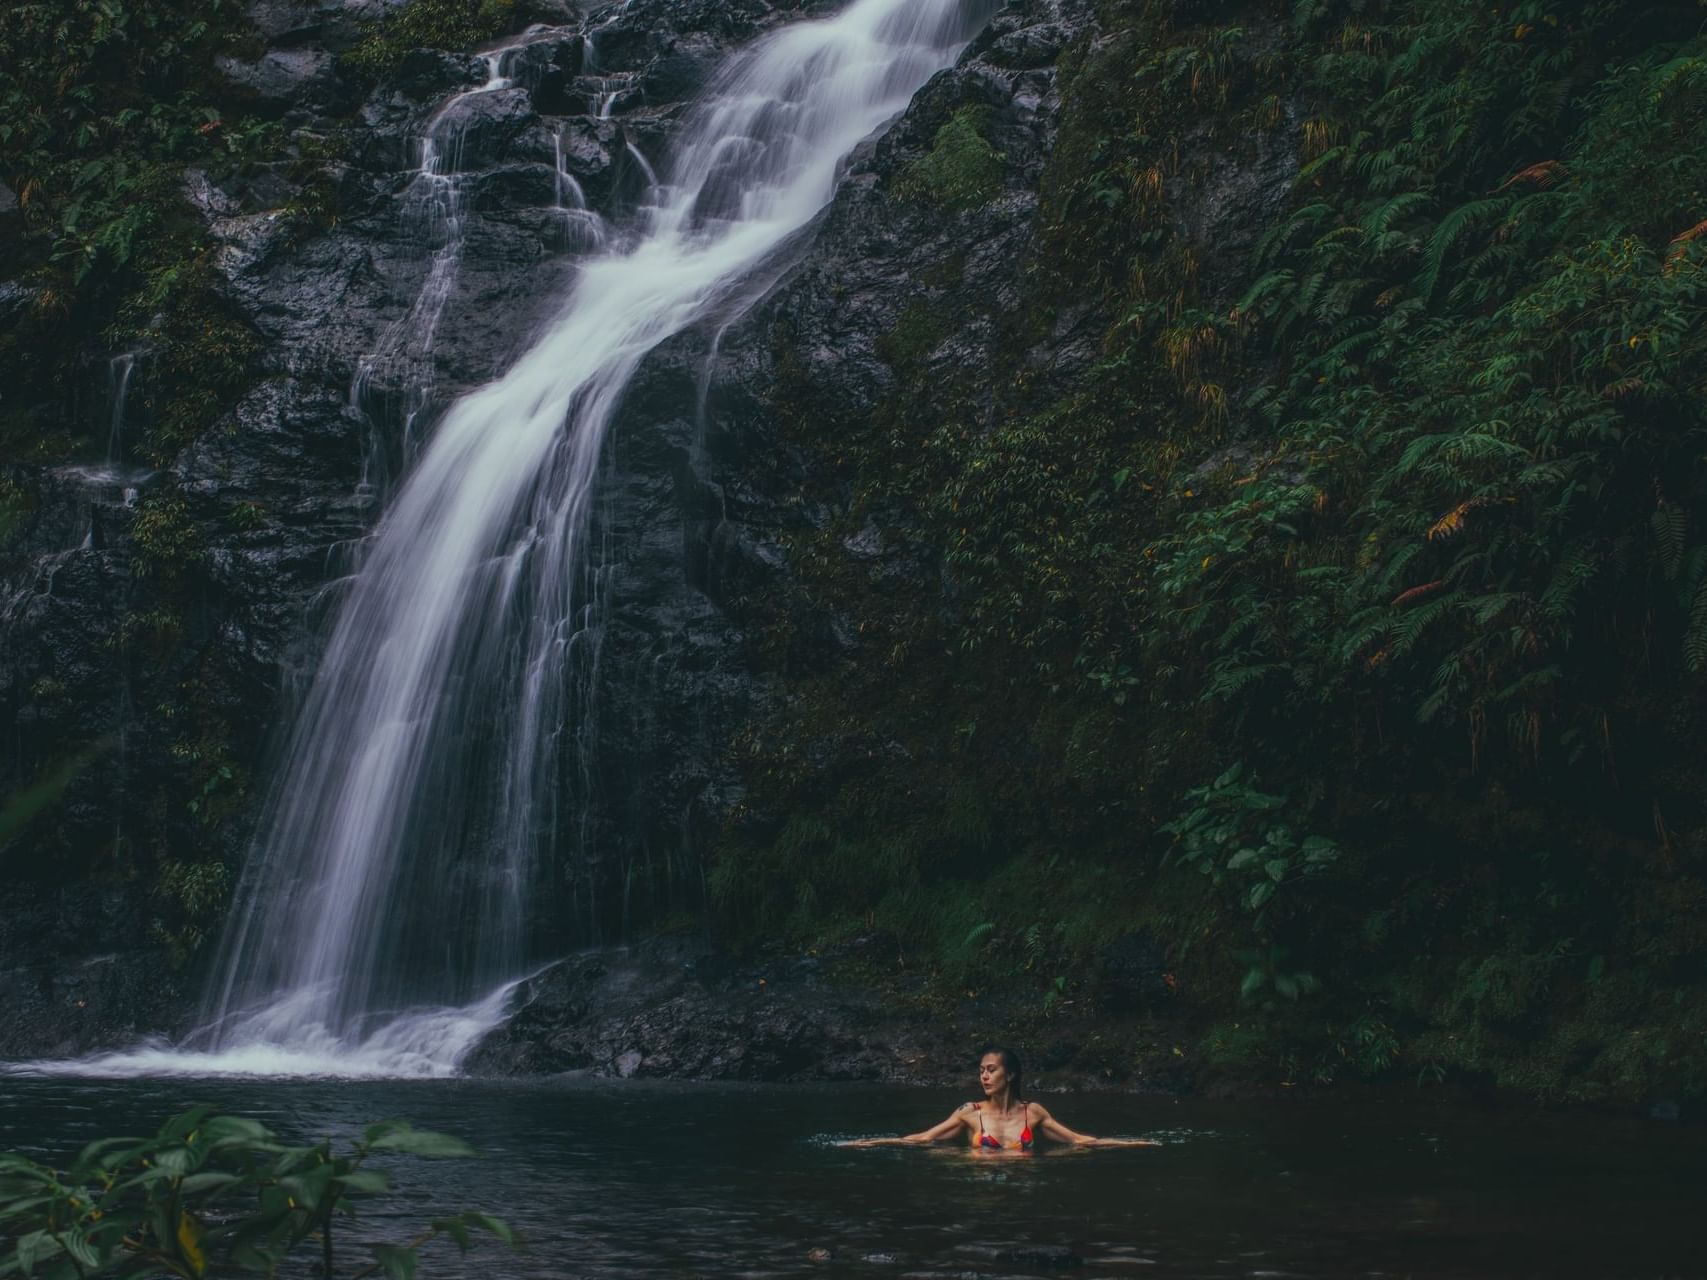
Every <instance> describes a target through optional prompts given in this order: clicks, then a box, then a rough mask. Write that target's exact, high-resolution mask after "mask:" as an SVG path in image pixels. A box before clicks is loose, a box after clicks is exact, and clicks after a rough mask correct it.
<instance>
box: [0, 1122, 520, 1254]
mask: <svg viewBox="0 0 1707 1280" xmlns="http://www.w3.org/2000/svg"><path fill="white" fill-rule="evenodd" d="M473 1154H474V1152H473V1150H472V1149H471V1148H470V1147H469V1146H468V1145H467V1144H466V1143H464V1142H463V1141H461V1140H460V1139H458V1138H453V1137H450V1136H448V1135H446V1134H442V1133H430V1132H428V1131H426V1130H424V1129H415V1128H412V1127H411V1126H410V1125H409V1124H407V1123H406V1122H404V1121H398V1120H392V1121H386V1122H384V1123H381V1124H375V1125H369V1126H368V1128H367V1129H366V1130H364V1131H363V1133H362V1136H361V1138H360V1139H358V1140H357V1141H355V1142H354V1143H352V1144H351V1146H350V1148H349V1150H348V1151H347V1152H344V1153H339V1152H337V1151H334V1149H333V1146H332V1144H331V1143H330V1142H320V1143H316V1144H313V1145H310V1146H292V1145H289V1144H287V1143H285V1142H283V1141H281V1140H280V1139H279V1137H278V1135H276V1134H274V1133H273V1132H272V1131H271V1130H269V1129H268V1128H267V1127H266V1126H265V1125H262V1124H260V1123H258V1122H257V1121H254V1120H249V1119H246V1118H243V1117H240V1116H225V1115H213V1114H210V1112H209V1111H208V1109H207V1108H205V1107H199V1108H196V1109H194V1110H191V1111H186V1112H184V1113H183V1114H182V1115H179V1116H176V1117H174V1118H173V1119H171V1120H169V1121H167V1122H166V1124H165V1125H164V1126H162V1127H161V1129H160V1131H159V1133H157V1134H155V1135H154V1136H153V1137H151V1138H122V1137H115V1138H105V1139H102V1140H100V1141H98V1142H93V1143H90V1144H89V1145H88V1146H86V1147H85V1148H84V1149H83V1151H82V1152H81V1153H80V1154H79V1155H78V1156H77V1158H76V1159H75V1160H74V1161H73V1162H72V1163H71V1165H70V1167H69V1168H67V1169H64V1170H59V1169H54V1168H51V1167H49V1166H47V1165H43V1164H38V1163H37V1162H36V1161H34V1160H30V1159H28V1158H26V1157H24V1156H21V1155H17V1154H0V1229H4V1231H5V1232H6V1235H7V1237H8V1239H9V1241H10V1242H12V1245H13V1247H12V1249H11V1250H10V1251H9V1252H8V1255H7V1256H6V1257H5V1258H4V1259H3V1260H0V1275H9V1276H19V1277H24V1278H25V1280H28V1278H30V1277H40V1280H93V1278H94V1277H102V1276H104V1277H122V1276H137V1277H141V1276H177V1277H182V1280H200V1278H201V1277H202V1276H205V1275H230V1274H233V1273H238V1272H240V1273H245V1274H255V1275H265V1276H275V1275H277V1274H278V1273H279V1269H280V1268H281V1267H282V1266H284V1265H286V1264H287V1262H289V1261H291V1260H292V1259H293V1258H299V1255H301V1254H305V1253H310V1252H312V1254H313V1255H314V1257H315V1260H316V1263H317V1264H318V1274H320V1275H322V1276H325V1277H327V1278H328V1280H330V1278H331V1277H334V1276H339V1275H343V1276H347V1277H349V1278H350V1280H363V1278H364V1277H368V1276H379V1275H383V1276H386V1277H389V1278H390V1280H409V1278H410V1277H412V1276H413V1275H414V1274H415V1271H416V1267H417V1264H418V1261H419V1257H420V1251H421V1249H422V1248H423V1247H424V1246H426V1245H428V1244H429V1243H431V1242H432V1241H433V1240H435V1239H437V1238H439V1237H441V1236H442V1237H444V1238H446V1239H448V1240H450V1241H452V1242H453V1243H455V1244H456V1245H457V1247H458V1248H459V1249H461V1250H462V1251H464V1252H466V1251H467V1250H468V1248H469V1246H470V1245H471V1243H472V1242H473V1233H475V1232H477V1231H478V1232H487V1233H489V1234H491V1235H493V1236H496V1237H497V1238H498V1239H499V1240H502V1241H503V1242H505V1243H506V1244H514V1243H515V1236H514V1234H513V1233H512V1232H511V1230H510V1228H509V1226H508V1225H507V1224H506V1223H505V1222H504V1221H503V1220H502V1219H499V1218H494V1217H492V1216H491V1215H489V1214H485V1213H479V1212H467V1213H458V1214H453V1215H450V1216H448V1217H444V1218H439V1219H437V1220H435V1221H433V1222H432V1223H431V1224H429V1225H428V1226H427V1227H426V1228H425V1229H423V1230H422V1231H421V1232H419V1233H418V1234H417V1235H416V1236H415V1237H414V1238H413V1239H411V1240H410V1241H408V1242H407V1243H405V1244H396V1245H393V1244H369V1245H365V1246H364V1249H365V1250H366V1252H367V1253H368V1254H369V1255H371V1257H370V1259H369V1260H368V1261H367V1262H366V1263H365V1265H364V1264H362V1263H354V1264H351V1263H346V1264H345V1265H344V1266H343V1267H340V1266H339V1258H340V1253H339V1250H338V1248H337V1242H338V1240H339V1239H341V1238H342V1237H343V1236H344V1234H345V1232H346V1231H347V1230H349V1227H348V1223H349V1220H350V1219H351V1218H353V1217H354V1216H355V1214H356V1211H357V1207H358V1205H359V1204H360V1203H361V1202H362V1201H364V1200H366V1199H368V1198H370V1197H373V1196H378V1195H383V1194H384V1193H385V1192H386V1191H387V1190H389V1188H390V1179H389V1178H388V1177H387V1175H386V1174H384V1173H382V1172H380V1171H379V1170H378V1169H374V1168H372V1167H369V1165H370V1161H373V1160H374V1158H375V1157H379V1158H381V1159H384V1158H386V1157H389V1156H400V1155H401V1156H424V1157H446V1156H453V1157H454V1156H472V1155H473ZM343 1256H347V1255H343Z"/></svg>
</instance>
